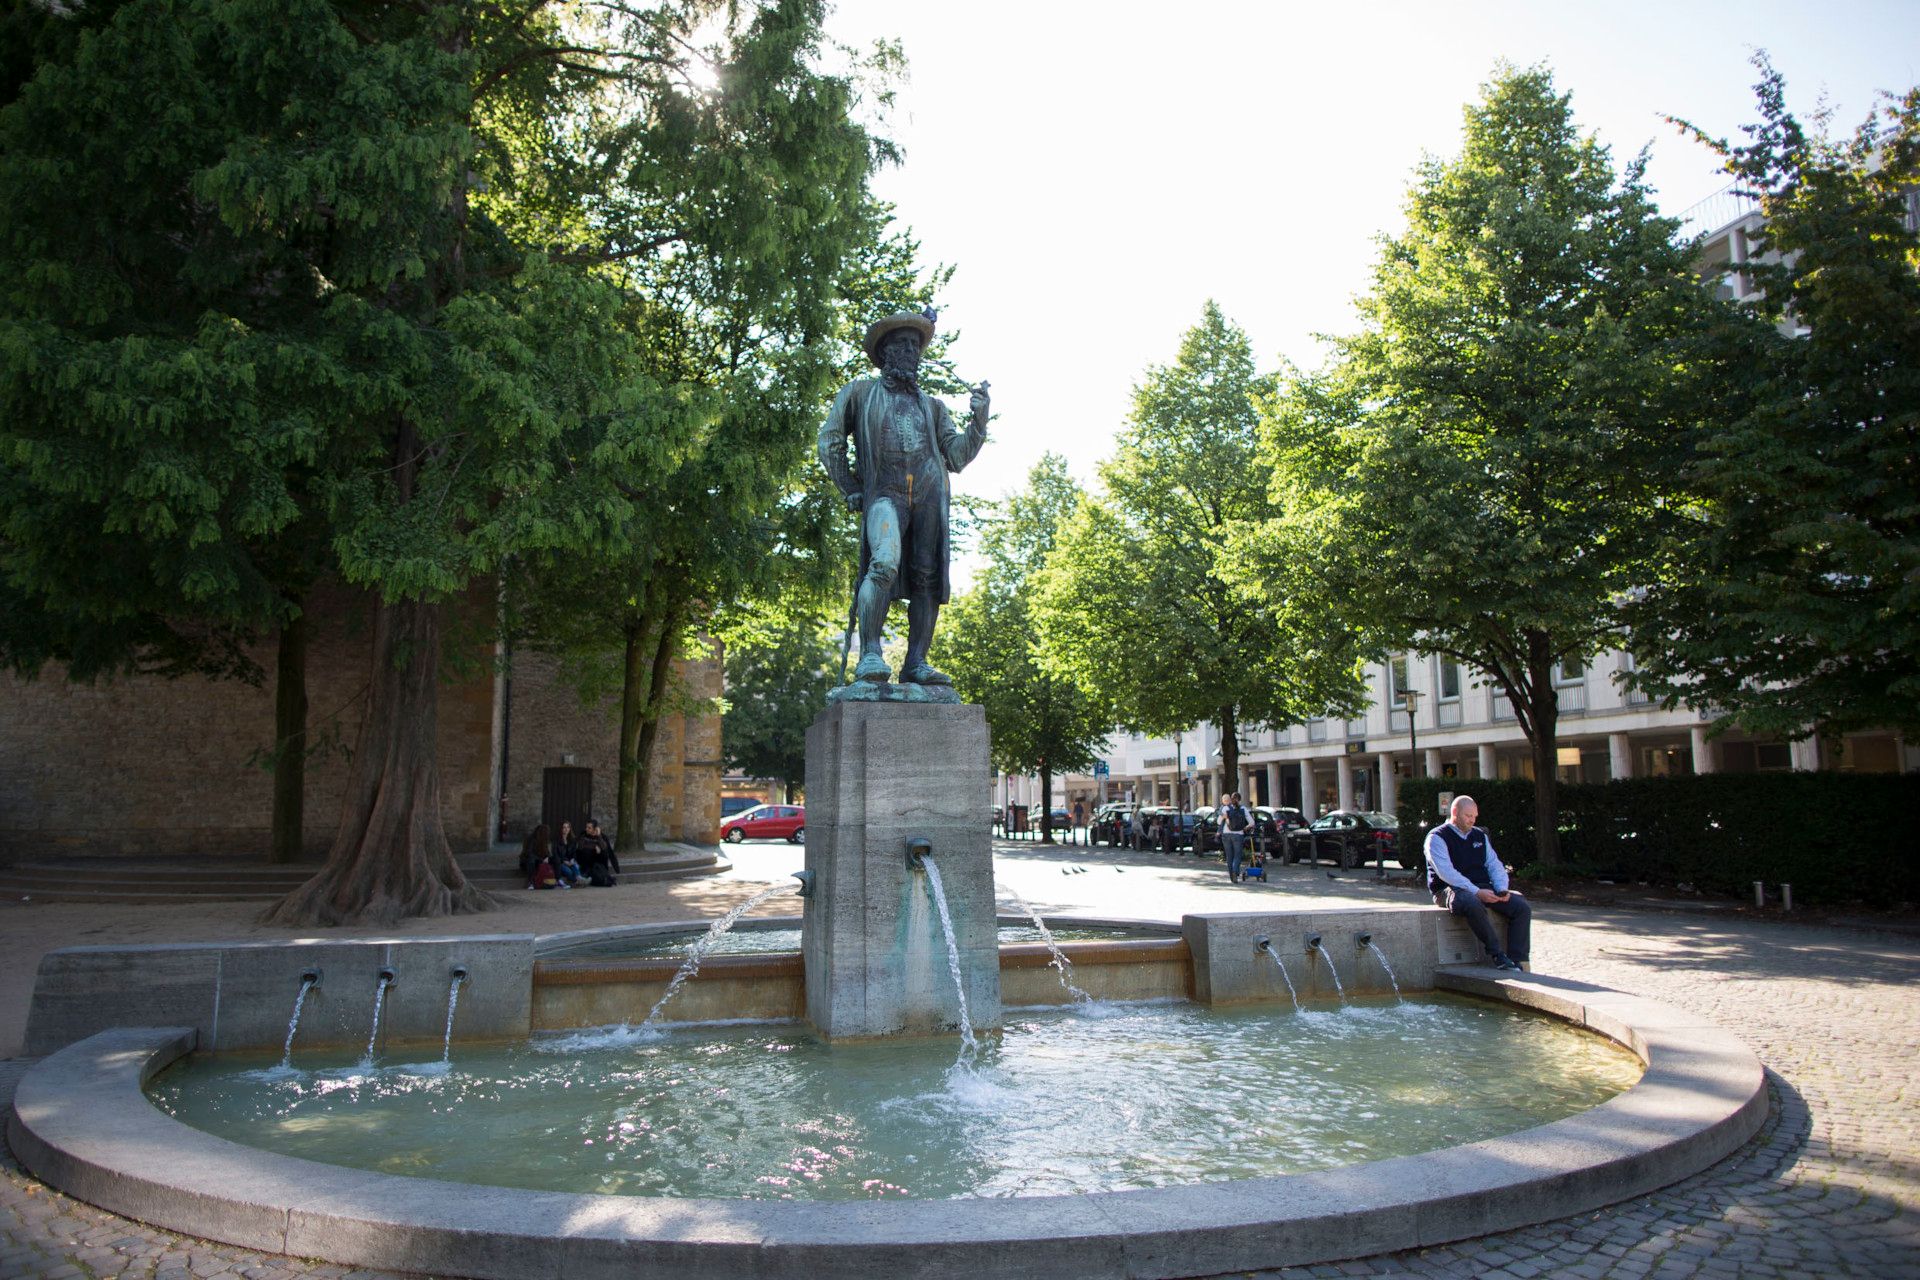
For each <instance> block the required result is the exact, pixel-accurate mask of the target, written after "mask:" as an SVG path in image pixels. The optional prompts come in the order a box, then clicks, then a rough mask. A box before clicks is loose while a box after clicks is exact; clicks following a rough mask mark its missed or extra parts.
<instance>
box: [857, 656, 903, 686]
mask: <svg viewBox="0 0 1920 1280" xmlns="http://www.w3.org/2000/svg"><path fill="white" fill-rule="evenodd" d="M853 678H854V679H855V680H865V681H868V682H869V683H872V684H885V683H886V682H887V681H889V680H891V679H893V668H892V667H889V666H888V665H887V660H886V659H885V658H883V657H881V656H880V655H879V654H877V653H863V654H861V655H860V665H859V666H857V667H855V668H854V669H853ZM902 678H903V679H904V678H905V677H902Z"/></svg>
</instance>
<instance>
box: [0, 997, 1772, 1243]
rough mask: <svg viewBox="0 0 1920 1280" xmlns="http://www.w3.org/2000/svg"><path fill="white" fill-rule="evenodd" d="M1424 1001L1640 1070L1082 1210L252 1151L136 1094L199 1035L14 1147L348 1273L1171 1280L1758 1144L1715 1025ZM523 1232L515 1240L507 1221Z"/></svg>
mask: <svg viewBox="0 0 1920 1280" xmlns="http://www.w3.org/2000/svg"><path fill="white" fill-rule="evenodd" d="M1435 987H1436V989H1440V990H1450V991H1455V992H1460V993H1464V994H1468V995H1476V996H1480V997H1483V998H1487V999H1491V1000H1496V1001H1502V1002H1505V1003H1507V1004H1509V1005H1515V1006H1519V1007H1522V1008H1526V1009H1529V1010H1532V1011H1535V1012H1538V1013H1542V1014H1546V1015H1549V1016H1553V1017H1557V1018H1560V1019H1562V1020H1564V1021H1567V1022H1570V1023H1572V1024H1574V1025H1576V1026H1582V1027H1585V1028H1587V1029H1589V1030H1592V1031H1594V1032H1596V1033H1598V1034H1601V1035H1604V1036H1606V1037H1608V1038H1609V1039H1612V1040H1614V1041H1616V1042H1618V1043H1620V1044H1622V1045H1624V1046H1625V1047H1627V1048H1629V1049H1631V1050H1632V1051H1633V1052H1634V1053H1635V1054H1636V1055H1638V1056H1639V1057H1640V1059H1641V1060H1642V1062H1643V1063H1645V1064H1646V1071H1645V1073H1644V1074H1643V1076H1642V1077H1641V1079H1640V1081H1639V1083H1637V1084H1636V1085H1634V1086H1633V1087H1632V1088H1631V1089H1628V1090H1627V1091H1626V1092H1624V1093H1621V1094H1619V1095H1617V1096H1616V1097H1614V1098H1612V1099H1610V1100H1608V1101H1607V1102H1604V1103H1602V1104H1600V1105H1599V1106H1597V1107H1594V1108H1591V1109H1590V1110H1588V1111H1585V1112H1582V1113H1580V1114H1578V1115H1574V1116H1569V1117H1567V1118H1565V1119H1562V1120H1556V1121H1553V1122H1552V1123H1550V1124H1546V1125H1541V1126H1537V1127H1535V1128H1532V1129H1526V1130H1522V1131H1520V1132H1519V1133H1515V1134H1508V1135H1505V1136H1502V1137H1498V1138H1489V1139H1485V1140H1482V1141H1480V1142H1475V1143H1469V1144H1466V1145H1463V1146H1457V1147H1449V1148H1443V1149H1441V1150H1439V1151H1432V1152H1427V1153H1424V1154H1421V1155H1414V1156H1398V1157H1394V1158H1392V1159H1388V1160H1379V1161H1371V1162H1368V1163H1365V1164H1358V1165H1348V1166H1345V1167H1342V1168H1338V1169H1329V1170H1321V1171H1316V1172H1311V1173H1297V1174H1286V1175H1280V1176H1276V1177H1270V1178H1252V1179H1242V1180H1236V1181H1221V1182H1204V1183H1194V1184H1188V1185H1185V1186H1179V1187H1168V1188H1159V1189H1154V1190H1142V1191H1112V1192H1098V1193H1093V1194H1088V1195H1077V1196H1035V1197H1014V1198H1004V1199H1001V1198H996V1199H986V1198H982V1199H960V1200H900V1201H880V1202H869V1201H839V1202H830V1203H822V1202H810V1201H800V1202H793V1201H759V1200H717V1199H674V1198H669V1197H621V1196H604V1195H593V1194H586V1193H563V1192H544V1191H527V1190H519V1189H514V1188H496V1187H486V1186H478V1185H474V1184H469V1183H455V1182H444V1181H439V1180H436V1179H428V1178H413V1177H403V1176H399V1175H394V1174H384V1173H375V1172H369V1171H365V1170H358V1169H349V1168H346V1167H344V1166H338V1165H328V1164H321V1163H317V1162H314V1161H309V1160H304V1159H300V1158H298V1157H294V1156H286V1155H281V1154H278V1153H275V1152H271V1151H265V1150H260V1149H256V1148H252V1147H245V1146H241V1145H239V1144H237V1143H234V1142H230V1141H228V1140H226V1139H224V1138H218V1137H215V1136H214V1135H212V1134H209V1133H205V1132H203V1131H201V1130H198V1129H194V1128H191V1127H190V1126H187V1125H185V1124H182V1123H181V1122H179V1121H177V1120H175V1119H173V1118H172V1117H171V1116H168V1115H166V1114H165V1113H164V1112H162V1111H160V1110H159V1109H158V1108H157V1107H155V1106H154V1105H153V1103H152V1102H151V1101H150V1100H149V1099H148V1097H147V1095H146V1093H145V1092H144V1085H145V1083H146V1082H147V1080H149V1079H150V1078H151V1077H152V1076H153V1075H154V1074H155V1073H157V1072H158V1071H160V1070H162V1069H164V1068H165V1067H166V1066H167V1065H169V1064H170V1063H172V1062H173V1061H175V1060H176V1059H177V1058H179V1057H181V1056H183V1055H185V1054H187V1053H190V1052H192V1050H193V1048H194V1041H195V1033H194V1032H193V1031H192V1030H191V1029H188V1028H130V1027H120V1028H115V1029H113V1030H109V1031H103V1032H100V1033H99V1034H97V1035H95V1036H92V1037H90V1038H88V1039H86V1040H83V1041H80V1042H78V1043H76V1044H74V1045H71V1046H69V1047H67V1048H65V1049H62V1050H61V1051H59V1052H58V1053H55V1054H52V1055H50V1056H48V1057H46V1058H44V1059H42V1060H41V1061H40V1062H38V1063H36V1064H35V1065H34V1066H32V1067H31V1068H29V1069H28V1070H27V1072H26V1073H25V1075H24V1076H23V1077H22V1078H21V1080H20V1082H19V1084H18V1086H17V1088H16V1091H15V1095H14V1106H13V1110H12V1114H11V1115H10V1116H9V1118H8V1136H9V1139H10V1141H11V1143H12V1146H13V1150H14V1152H15V1154H16V1155H17V1156H18V1157H19V1158H20V1160H21V1162H22V1164H24V1165H25V1166H26V1167H27V1169H28V1170H29V1171H31V1172H32V1173H33V1174H34V1175H35V1176H36V1177H39V1178H41V1179H42V1180H44V1181H46V1182H48V1183H50V1184H51V1185H53V1186H55V1187H58V1188H60V1189H61V1190H63V1191H66V1192H68V1193H69V1194H72V1195H75V1196H77V1197H78V1198H80V1199H82V1200H86V1201H89V1202H90V1203H93V1204H96V1205H99V1206H100V1207H102V1208H105V1209H108V1210H111V1211H113V1212H116V1213H122V1214H125V1215H128V1216H131V1217H135V1218H138V1219H140V1220H142V1221H145V1222H149V1223H153V1224H156V1225H159V1226H162V1227H165V1228H167V1229H169V1230H175V1231H181V1232H184V1233H187V1234H190V1235H195V1236H202V1237H206V1238H211V1239H215V1240H224V1241H227V1242H229V1243H233V1244H238V1245H242V1246H245V1247H249V1248H256V1249H263V1250H268V1251H271V1252H275V1253H286V1254H292V1255H295V1256H302V1257H324V1258H327V1259H329V1260H331V1261H334V1262H339V1263H345V1264H352V1265H356V1266H367V1267H388V1268H394V1269H398V1270H412V1271H435V1272H440V1273H443V1274H444V1273H449V1272H450V1273H453V1274H459V1275H469V1276H476V1277H502V1278H510V1277H518V1276H525V1275H550V1274H554V1268H555V1267H556V1266H557V1267H559V1269H560V1272H561V1273H564V1274H567V1275H570V1276H571V1275H580V1276H594V1275H609V1276H611V1275H616V1274H630V1273H631V1271H632V1269H633V1268H635V1267H636V1266H641V1265H654V1266H658V1267H660V1268H662V1270H663V1271H666V1270H670V1271H671V1273H672V1274H676V1275H689V1276H709V1275H710V1276H715V1277H728V1278H729V1280H731V1278H732V1277H734V1276H737V1275H738V1274H739V1273H740V1272H741V1270H742V1269H743V1268H744V1269H746V1270H748V1271H751V1272H752V1273H753V1274H756V1275H792V1276H808V1277H811V1276H815V1275H818V1274H820V1273H821V1272H822V1271H828V1272H832V1271H837V1270H842V1269H844V1270H852V1269H854V1268H856V1267H859V1268H865V1267H891V1268H894V1269H899V1270H902V1271H908V1272H913V1273H921V1272H924V1271H925V1270H926V1268H927V1267H928V1266H929V1265H930V1264H934V1263H937V1265H936V1269H956V1270H957V1269H958V1268H960V1267H963V1266H964V1267H966V1268H967V1269H969V1270H970V1271H974V1272H977V1273H978V1274H980V1275H982V1276H992V1275H1030V1274H1032V1273H1033V1271H1034V1269H1035V1267H1036V1265H1058V1266H1062V1267H1067V1268H1069V1269H1070V1271H1071V1273H1072V1274H1075V1275H1112V1276H1159V1275H1192V1274H1211V1273H1215V1272H1224V1271H1234V1270H1248V1269H1260V1268H1271V1267H1276V1266H1295V1265H1306V1264H1310V1263H1313V1262H1325V1261H1332V1260H1336V1259H1341V1258H1352V1257H1359V1256H1364V1255H1367V1254H1374V1253H1381V1252H1387V1251H1392V1250H1396V1249H1406V1248H1419V1247H1425V1246H1428V1245H1433V1244H1439V1243H1444V1242H1446V1241H1448V1240H1455V1239H1464V1238H1469V1237H1472V1236H1479V1235H1485V1234H1488V1233H1490V1232H1495V1231H1502V1230H1507V1229H1511V1228H1515V1227H1520V1226H1526V1225H1531V1224H1535V1223H1540V1222H1547V1221H1552V1220H1555V1219H1560V1218H1565V1217H1569V1216H1571V1215H1573V1214H1576V1213H1581V1212H1586V1211H1589V1210H1591V1209H1595V1208H1598V1207H1600V1206H1602V1205H1606V1204H1611V1203H1615V1202H1617V1201H1620V1200H1625V1199H1629V1198H1631V1197H1633V1196H1636V1195H1640V1194H1644V1193H1645V1192H1648V1191H1651V1190H1654V1189H1656V1188H1658V1187H1661V1186H1665V1185H1668V1184H1669V1183H1672V1182H1675V1181H1677V1180H1679V1179H1681V1178H1684V1177H1687V1176H1689V1175H1691V1174H1693V1173H1696V1172H1699V1171H1700V1170H1702V1169H1705V1168H1707V1167H1708V1166H1709V1165H1712V1164H1713V1163H1715V1162H1717V1161H1718V1160H1720V1159H1721V1158H1723V1157H1724V1156H1726V1155H1728V1154H1730V1153H1731V1152H1733V1151H1734V1150H1736V1149H1737V1148H1738V1147H1739V1146H1740V1145H1742V1144H1743V1143H1744V1142H1746V1141H1747V1139H1748V1138H1750V1137H1752V1136H1753V1134H1754V1133H1756V1132H1758V1130H1759V1128H1760V1126H1761V1124H1762V1122H1763V1121H1764V1120H1765V1118H1766V1114H1767V1105H1768V1104H1767V1092H1766V1078H1765V1072H1764V1070H1763V1068H1762V1067H1761V1065H1760V1062H1759V1060H1758V1059H1757V1058H1756V1057H1755V1056H1754V1054H1753V1053H1752V1051H1751V1050H1750V1049H1748V1048H1747V1047H1746V1045H1744V1044H1743V1043H1742V1042H1741V1041H1739V1040H1738V1039H1737V1038H1735V1037H1734V1036H1733V1035H1731V1034H1730V1033H1728V1032H1726V1031H1724V1030H1722V1029H1720V1028H1719V1027H1717V1026H1715V1025H1713V1024H1712V1023H1710V1022H1708V1021H1706V1020H1705V1019H1702V1018H1699V1017H1697V1016H1694V1015H1691V1014H1688V1013H1685V1012H1684V1011H1681V1010H1678V1009H1675V1008H1672V1007H1671V1006H1667V1005H1663V1004H1660V1003H1658V1002H1656V1001H1652V1000H1648V999H1645V998H1643V997H1638V996H1633V995H1629V994H1625V993H1622V992H1617V991H1612V990H1609V989H1607V988H1604V987H1598V986H1593V985H1591V984H1587V983H1581V982H1574V981H1570V980H1567V979H1558V978H1546V977H1538V976H1535V975H1522V976H1521V977H1519V978H1513V977H1496V976H1494V974H1493V971H1490V970H1487V969H1484V968H1478V967H1474V968H1468V967H1464V966H1462V967H1448V968H1442V969H1440V970H1439V971H1438V972H1437V974H1436V977H1435ZM503 1223H509V1224H515V1225H512V1226H505V1227H503V1226H502V1225H501V1224H503Z"/></svg>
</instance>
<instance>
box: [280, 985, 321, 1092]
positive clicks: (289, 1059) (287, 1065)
mask: <svg viewBox="0 0 1920 1280" xmlns="http://www.w3.org/2000/svg"><path fill="white" fill-rule="evenodd" d="M319 981H320V979H318V978H316V977H314V976H313V975H312V974H310V973H309V974H303V975H301V978H300V994H299V995H297V996H295V997H294V998H293V1016H292V1017H291V1018H288V1019H287V1043H286V1047H285V1048H283V1049H282V1050H281V1051H280V1065H279V1067H278V1068H276V1070H278V1071H280V1072H283V1073H284V1072H291V1071H292V1070H293V1036H294V1033H295V1032H296V1031H298V1030H300V1006H302V1005H304V1004H305V1003H306V1002H307V992H309V991H311V990H313V988H314V984H316V983H317V982H319Z"/></svg>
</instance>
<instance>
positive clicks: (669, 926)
mask: <svg viewBox="0 0 1920 1280" xmlns="http://www.w3.org/2000/svg"><path fill="white" fill-rule="evenodd" d="M1045 918H1046V921H1047V927H1048V928H1053V927H1054V926H1056V925H1057V926H1058V927H1060V928H1062V929H1131V930H1133V931H1135V932H1137V933H1139V934H1140V936H1142V937H1154V938H1163V937H1164V938H1178V937H1181V936H1183V935H1182V933H1181V931H1180V926H1179V925H1178V924H1169V923H1167V922H1166V921H1165V920H1149V919H1145V918H1143V917H1139V916H1089V915H1080V914H1078V913H1073V912H1061V913H1059V914H1057V915H1056V914H1047V915H1046V917H1045ZM994 922H995V923H996V924H997V925H1016V926H1017V925H1026V926H1029V927H1031V926H1032V924H1033V918H1032V917H1031V916H1027V915H1021V914H1019V913H1017V912H1007V911H996V913H995V917H994ZM802 923H803V917H801V916H748V917H746V918H745V919H743V920H740V921H738V922H737V923H735V924H734V926H733V929H732V932H735V933H758V932H763V931H772V930H775V929H798V928H800V927H801V924H802ZM712 924H713V921H712V920H711V919H694V920H656V921H651V922H649V923H646V924H615V925H603V926H601V927H599V928H594V929H567V930H564V931H561V932H559V933H542V934H537V935H535V937H534V945H533V958H534V959H535V960H564V959H566V958H567V954H566V953H567V952H568V951H569V950H571V949H573V948H576V947H583V946H590V945H592V944H594V943H598V942H611V941H614V940H616V939H624V938H632V939H635V940H640V939H648V938H670V937H675V936H677V935H680V934H698V933H705V932H706V931H707V929H708V928H709V927H710V926H711V925H712Z"/></svg>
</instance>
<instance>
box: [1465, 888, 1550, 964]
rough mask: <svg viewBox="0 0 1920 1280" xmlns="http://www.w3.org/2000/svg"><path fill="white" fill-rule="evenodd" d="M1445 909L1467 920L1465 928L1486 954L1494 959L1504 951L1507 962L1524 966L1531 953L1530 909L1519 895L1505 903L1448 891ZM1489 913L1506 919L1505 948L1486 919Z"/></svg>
mask: <svg viewBox="0 0 1920 1280" xmlns="http://www.w3.org/2000/svg"><path fill="white" fill-rule="evenodd" d="M1447 908H1448V910H1450V911H1452V912H1453V914H1455V915H1457V916H1465V917H1466V918H1467V928H1469V929H1471V930H1473V936H1474V937H1476V938H1478V939H1480V945H1481V946H1483V947H1485V948H1486V949H1487V954H1488V955H1490V956H1497V955H1500V954H1502V953H1503V952H1504V953H1505V954H1506V957H1507V958H1508V959H1509V960H1513V961H1515V962H1516V963H1525V961H1526V959H1527V957H1528V956H1529V955H1531V954H1532V947H1531V944H1532V933H1533V908H1532V907H1530V906H1528V905H1527V900H1526V899H1525V898H1523V897H1521V896H1520V895H1519V894H1513V895H1511V896H1509V897H1508V898H1507V900H1506V901H1505V902H1482V901H1480V898H1479V895H1478V894H1473V893H1468V892H1466V891H1464V890H1461V889H1454V888H1449V889H1448V890H1447ZM1489 911H1498V912H1499V913H1500V914H1501V915H1503V916H1505V917H1506V918H1507V945H1506V946H1505V947H1502V946H1501V945H1500V935H1498V934H1496V933H1495V932H1494V931H1493V921H1491V920H1489V919H1488V918H1487V913H1488V912H1489Z"/></svg>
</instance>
